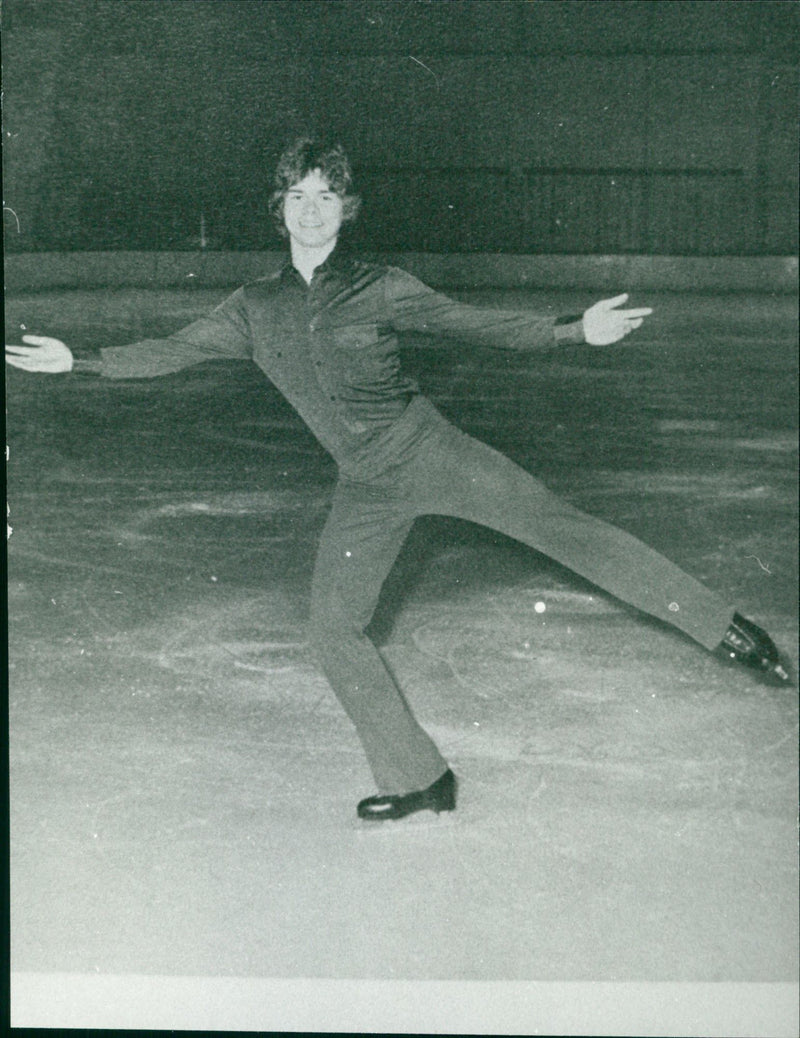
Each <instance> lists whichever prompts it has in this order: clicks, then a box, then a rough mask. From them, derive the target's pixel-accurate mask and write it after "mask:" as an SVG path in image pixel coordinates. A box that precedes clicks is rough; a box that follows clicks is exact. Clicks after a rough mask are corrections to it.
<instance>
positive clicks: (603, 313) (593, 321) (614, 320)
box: [583, 292, 653, 346]
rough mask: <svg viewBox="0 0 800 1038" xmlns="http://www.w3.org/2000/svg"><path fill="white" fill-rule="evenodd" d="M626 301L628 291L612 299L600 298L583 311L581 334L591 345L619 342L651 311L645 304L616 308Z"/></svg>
mask: <svg viewBox="0 0 800 1038" xmlns="http://www.w3.org/2000/svg"><path fill="white" fill-rule="evenodd" d="M627 301H628V293H627V292H624V293H623V294H622V295H621V296H614V298H613V299H601V300H600V302H599V303H595V304H594V306H590V307H589V309H588V310H587V311H586V312H585V313H584V315H583V336H584V338H585V339H586V341H587V342H588V343H589V344H590V345H591V346H608V345H609V344H610V343H612V342H619V340H620V339H624V338H625V336H626V335H628V334H629V333H630V332H632V331H633V330H634V328H638V327H639V326H640V325H641V323H642V321H643V320H644V319H645V317H647V316H649V315H650V314H651V313H652V312H653V311H652V310H651V309H650V307H646V306H645V307H640V308H639V309H638V310H617V309H616V307H618V306H622V304H623V303H627Z"/></svg>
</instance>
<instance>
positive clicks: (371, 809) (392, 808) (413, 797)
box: [358, 768, 456, 822]
mask: <svg viewBox="0 0 800 1038" xmlns="http://www.w3.org/2000/svg"><path fill="white" fill-rule="evenodd" d="M455 807H456V777H455V775H454V774H453V772H452V771H451V770H450V769H449V768H448V769H447V771H446V772H445V773H444V775H442V776H441V778H438V779H437V780H436V781H435V782H434V783H433V784H432V785H430V786H428V788H427V789H421V790H419V791H418V792H414V793H400V794H395V795H389V796H378V797H367V799H366V800H362V801H361V802H360V803H359V805H358V817H359V818H364V819H366V820H367V821H370V822H384V821H391V820H393V819H396V818H405V816H406V815H410V814H413V812H414V811H424V810H429V811H435V812H436V813H437V814H438V813H439V812H440V811H454V810H455Z"/></svg>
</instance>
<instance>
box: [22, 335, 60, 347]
mask: <svg viewBox="0 0 800 1038" xmlns="http://www.w3.org/2000/svg"><path fill="white" fill-rule="evenodd" d="M22 341H23V342H30V343H32V345H34V346H49V345H50V344H51V343H52V342H55V340H54V339H53V338H52V337H51V336H49V335H23V336H22Z"/></svg>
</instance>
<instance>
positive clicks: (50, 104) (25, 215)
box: [3, 0, 800, 255]
mask: <svg viewBox="0 0 800 1038" xmlns="http://www.w3.org/2000/svg"><path fill="white" fill-rule="evenodd" d="M799 12H800V7H799V6H798V4H796V3H794V2H792V0H789V2H777V3H775V2H759V0H749V2H748V0H730V2H717V0H699V2H692V0H653V2H650V0H622V2H615V0H589V2H582V0H581V2H578V0H507V2H506V0H5V3H4V5H3V22H4V25H3V28H4V80H5V82H4V90H5V116H4V119H5V124H4V145H5V147H4V167H5V171H4V181H5V187H4V200H5V206H6V207H7V208H6V211H5V213H4V216H5V221H4V222H5V230H6V248H7V250H9V251H12V252H13V251H22V252H24V251H39V250H54V249H59V250H97V249H155V250H158V249H172V250H174V249H179V250H180V249H197V248H198V246H199V245H201V244H202V245H204V246H205V247H207V248H211V249H264V248H273V247H275V246H276V245H277V243H278V238H277V236H276V235H275V232H274V231H273V229H272V227H271V225H270V222H269V219H268V217H267V213H266V199H267V195H268V193H269V173H270V170H271V167H272V166H273V164H274V161H275V159H276V157H277V155H278V153H279V151H280V150H281V149H282V147H283V146H284V145H285V144H286V143H287V142H288V140H290V139H291V138H292V137H293V136H295V135H296V133H297V131H298V130H306V129H314V128H317V129H325V130H329V131H332V132H333V133H334V134H337V135H339V136H340V138H341V139H342V140H343V141H344V143H345V144H346V145H347V146H348V148H349V150H350V152H351V154H352V156H353V159H354V162H355V165H356V169H357V172H358V180H359V187H360V189H361V190H362V193H363V195H364V197H365V210H364V215H363V218H362V220H361V221H360V224H359V226H358V227H357V228H356V229H355V235H356V237H357V238H358V240H359V244H360V245H362V246H366V247H369V248H371V249H376V250H406V249H407V250H417V251H429V252H449V251H459V252H470V251H475V252H516V253H584V254H586V253H599V254H614V253H640V254H641V253H644V254H654V255H657V254H672V255H732V254H738V255H768V254H772V255H794V254H795V253H796V251H797V225H798V202H797V199H798V184H797V167H798V161H797V151H796V148H797V145H796V140H797V125H798V119H797V84H798V68H797V55H798V49H799V48H800V19H799V18H798V13H799ZM201 239H202V241H201Z"/></svg>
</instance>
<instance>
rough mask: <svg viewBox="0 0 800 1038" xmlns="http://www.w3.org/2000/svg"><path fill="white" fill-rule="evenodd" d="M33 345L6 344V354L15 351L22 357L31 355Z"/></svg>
mask: <svg viewBox="0 0 800 1038" xmlns="http://www.w3.org/2000/svg"><path fill="white" fill-rule="evenodd" d="M34 349H35V347H33V346H6V354H9V353H15V354H18V355H19V356H20V357H30V356H31V355H32V354H33V352H34Z"/></svg>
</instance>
